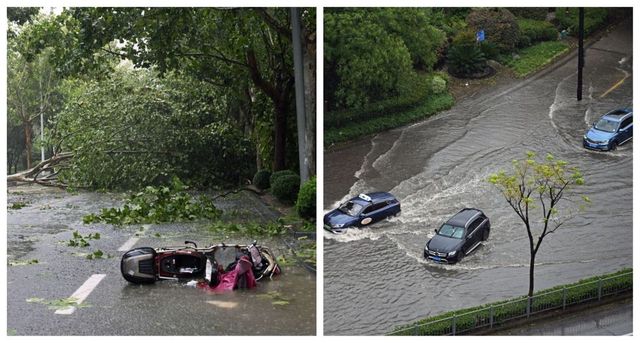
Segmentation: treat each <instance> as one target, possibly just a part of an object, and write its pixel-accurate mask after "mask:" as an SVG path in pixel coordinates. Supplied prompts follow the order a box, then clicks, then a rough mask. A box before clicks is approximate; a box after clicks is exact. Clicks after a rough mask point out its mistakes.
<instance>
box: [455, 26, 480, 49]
mask: <svg viewBox="0 0 640 343" xmlns="http://www.w3.org/2000/svg"><path fill="white" fill-rule="evenodd" d="M475 42H476V32H475V31H474V30H473V29H472V28H470V27H467V28H465V29H463V30H460V31H458V33H456V35H455V36H453V38H452V39H451V45H452V46H454V45H464V44H475Z"/></svg>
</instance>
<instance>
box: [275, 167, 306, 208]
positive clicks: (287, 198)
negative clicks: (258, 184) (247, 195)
mask: <svg viewBox="0 0 640 343" xmlns="http://www.w3.org/2000/svg"><path fill="white" fill-rule="evenodd" d="M274 174H275V173H274ZM299 191H300V177H299V176H298V175H295V174H294V175H282V176H280V177H278V178H276V179H274V180H273V182H272V183H271V193H273V195H274V196H275V197H276V198H278V200H280V201H281V202H283V203H287V204H293V203H294V202H295V200H296V198H297V197H298V192H299Z"/></svg>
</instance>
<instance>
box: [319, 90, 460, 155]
mask: <svg viewBox="0 0 640 343" xmlns="http://www.w3.org/2000/svg"><path fill="white" fill-rule="evenodd" d="M451 106H453V97H452V96H451V94H449V93H443V94H438V95H432V96H430V97H429V98H427V99H426V100H425V101H423V102H422V104H420V105H419V106H417V107H415V108H413V109H410V110H408V111H405V112H401V113H390V114H389V115H386V116H382V117H374V118H372V119H370V120H367V121H362V122H357V123H350V124H348V125H344V126H343V127H340V128H329V129H325V134H324V144H325V146H329V145H331V144H334V143H338V142H343V141H348V140H351V139H354V138H358V137H361V136H365V135H369V134H372V133H376V132H380V131H384V130H388V129H391V128H394V127H398V126H402V125H405V124H409V123H411V122H414V121H416V120H419V119H423V118H426V117H428V116H430V115H433V114H434V113H437V112H439V111H443V110H447V109H449V108H451Z"/></svg>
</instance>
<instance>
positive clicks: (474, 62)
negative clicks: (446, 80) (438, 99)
mask: <svg viewBox="0 0 640 343" xmlns="http://www.w3.org/2000/svg"><path fill="white" fill-rule="evenodd" d="M486 67H487V59H486V58H485V57H484V54H483V53H482V50H480V47H479V46H478V45H476V44H462V45H455V46H453V47H451V49H449V54H448V55H447V71H448V72H449V74H451V75H454V76H457V77H470V76H472V75H474V74H477V73H481V72H483V71H484V70H485V69H486Z"/></svg>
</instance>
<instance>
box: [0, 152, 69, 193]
mask: <svg viewBox="0 0 640 343" xmlns="http://www.w3.org/2000/svg"><path fill="white" fill-rule="evenodd" d="M72 157H73V153H70V152H66V153H65V152H63V153H59V154H56V155H54V156H52V157H51V158H49V159H46V160H44V161H42V162H40V163H38V164H37V165H36V166H35V167H33V168H31V169H27V170H24V171H21V172H19V173H16V174H12V175H8V176H7V182H24V183H37V184H40V185H44V186H56V187H66V185H65V184H64V183H62V182H60V181H59V180H58V173H59V172H60V168H59V167H60V166H61V164H62V163H64V162H66V161H68V160H69V159H71V158H72ZM56 168H57V169H56Z"/></svg>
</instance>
